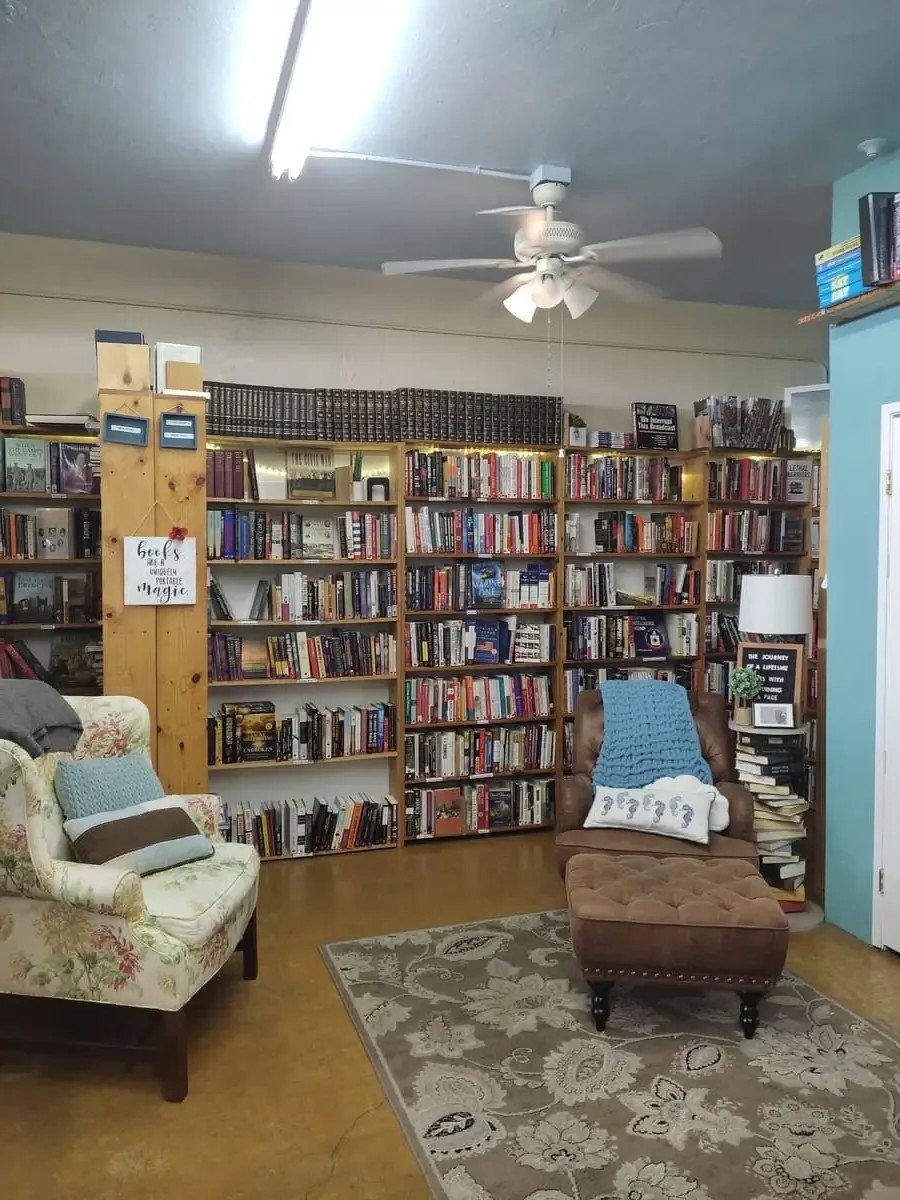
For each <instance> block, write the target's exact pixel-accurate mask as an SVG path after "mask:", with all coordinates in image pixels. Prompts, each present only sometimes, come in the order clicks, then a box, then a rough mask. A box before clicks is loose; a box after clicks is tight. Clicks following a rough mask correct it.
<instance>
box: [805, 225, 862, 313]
mask: <svg viewBox="0 0 900 1200" xmlns="http://www.w3.org/2000/svg"><path fill="white" fill-rule="evenodd" d="M816 288H817V289H818V292H819V307H820V308H828V307H829V306H830V305H832V304H840V303H841V301H843V300H852V299H853V297H854V296H861V295H862V293H863V292H867V291H869V288H867V287H866V286H865V285H864V284H863V278H862V249H861V247H860V237H859V234H856V236H855V237H851V238H847V240H846V241H844V242H838V243H837V244H836V245H834V246H829V247H828V248H827V249H825V250H820V251H819V253H818V254H817V255H816Z"/></svg>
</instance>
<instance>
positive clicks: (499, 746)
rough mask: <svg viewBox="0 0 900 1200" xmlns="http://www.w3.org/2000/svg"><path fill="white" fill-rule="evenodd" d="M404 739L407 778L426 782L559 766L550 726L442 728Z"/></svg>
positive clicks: (554, 735)
mask: <svg viewBox="0 0 900 1200" xmlns="http://www.w3.org/2000/svg"><path fill="white" fill-rule="evenodd" d="M403 741H404V754H405V760H404V769H405V772H406V778H407V779H409V780H417V781H419V782H423V783H433V782H434V781H435V780H437V779H468V778H470V777H471V778H473V779H474V778H477V777H478V776H480V775H500V774H504V773H505V774H510V775H514V774H515V773H516V772H517V771H536V770H542V771H552V770H554V768H555V767H556V733H555V731H554V730H553V729H552V728H551V727H550V726H549V725H502V726H498V727H496V728H494V729H491V728H490V726H483V727H479V728H478V729H453V730H447V729H442V730H440V731H434V732H431V733H408V734H407V735H406V737H405V738H404V739H403Z"/></svg>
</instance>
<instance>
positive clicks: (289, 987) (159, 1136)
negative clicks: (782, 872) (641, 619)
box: [0, 834, 900, 1200]
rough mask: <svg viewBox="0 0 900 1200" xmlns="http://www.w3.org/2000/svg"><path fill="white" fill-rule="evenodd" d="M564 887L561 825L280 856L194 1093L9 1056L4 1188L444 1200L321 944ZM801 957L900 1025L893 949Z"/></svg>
mask: <svg viewBox="0 0 900 1200" xmlns="http://www.w3.org/2000/svg"><path fill="white" fill-rule="evenodd" d="M563 903H564V894H563V889H562V885H561V883H560V880H559V878H558V876H557V874H556V872H555V869H554V866H553V857H552V839H551V837H550V836H549V835H544V834H540V835H530V834H523V835H516V836H511V837H503V838H494V839H492V840H487V839H485V840H475V841H470V842H457V843H449V844H443V845H423V846H419V847H414V848H412V849H410V850H408V851H405V852H404V853H402V854H396V853H390V852H380V853H372V854H356V855H348V856H347V857H346V858H326V859H319V860H317V861H313V862H295V863H290V862H288V863H272V864H267V865H266V866H265V867H264V868H263V880H262V889H261V895H260V974H259V979H258V980H257V981H256V982H255V983H244V982H243V980H242V979H241V973H240V964H239V961H238V959H235V960H234V961H233V962H232V963H231V964H229V967H228V968H226V970H225V971H224V972H223V974H222V975H221V976H220V977H219V978H218V979H217V980H216V981H215V982H214V983H213V984H211V985H210V986H209V987H208V988H207V989H206V990H205V992H204V993H202V994H201V995H200V996H199V997H198V998H197V1000H196V1001H195V1005H194V1008H193V1009H192V1013H191V1035H190V1054H191V1064H190V1070H191V1078H190V1095H189V1096H188V1099H187V1100H186V1101H185V1103H184V1104H182V1105H174V1104H165V1103H164V1102H163V1101H162V1100H161V1099H160V1097H159V1093H158V1091H157V1088H156V1084H155V1081H154V1079H153V1077H152V1074H151V1072H150V1069H149V1068H148V1067H144V1066H140V1067H128V1068H126V1067H122V1066H119V1065H117V1064H111V1063H97V1062H94V1061H81V1060H73V1059H65V1060H54V1061H49V1060H37V1059H34V1058H25V1057H21V1058H19V1057H9V1056H6V1057H0V1179H2V1188H0V1190H2V1195H3V1196H4V1197H9V1198H10V1200H55V1198H56V1197H60V1198H63V1197H65V1198H66V1200H82V1198H84V1200H88V1198H90V1200H113V1198H115V1200H119V1198H121V1197H128V1200H182V1198H184V1200H207V1198H212V1197H215V1198H218V1197H222V1198H226V1197H227V1198H228V1200H257V1198H259V1200H262V1198H263V1197H265V1198H266V1200H282V1198H284V1200H351V1198H356V1197H359V1198H360V1200H375V1198H379V1200H388V1198H389V1200H426V1197H427V1196H428V1191H427V1189H426V1187H425V1184H424V1182H423V1181H422V1178H421V1175H420V1174H419V1171H418V1168H417V1167H416V1164H415V1161H414V1159H413V1156H412V1154H411V1152H410V1150H409V1148H408V1146H407V1143H406V1141H405V1139H404V1137H403V1134H402V1133H401V1132H400V1128H399V1126H398V1125H397V1122H396V1121H395V1119H394V1117H393V1114H392V1112H391V1109H390V1107H389V1105H388V1103H387V1101H386V1100H385V1098H384V1095H383V1094H382V1091H381V1088H380V1086H379V1084H378V1082H377V1081H376V1078H375V1075H374V1073H373V1071H372V1069H371V1067H370V1066H369V1062H368V1059H367V1057H366V1055H365V1053H364V1051H363V1049H362V1047H361V1045H360V1043H359V1041H358V1039H357V1036H356V1034H355V1032H354V1030H353V1026H352V1025H351V1024H350V1021H349V1020H348V1019H347V1017H346V1015H345V1013H344V1009H343V1006H342V1004H341V1001H340V999H339V998H338V995H337V993H336V991H335V990H334V988H333V986H332V984H331V981H330V979H329V976H328V974H327V972H326V970H325V967H324V966H323V963H322V960H321V958H320V956H319V953H318V949H317V948H318V945H319V944H320V943H321V942H327V941H336V940H340V939H343V938H353V937H361V936H365V935H366V934H375V933H388V932H391V931H397V930H401V929H415V928H421V927H423V926H426V925H440V924H455V923H457V922H462V921H474V920H481V919H485V918H489V917H492V916H497V915H500V914H511V913H517V912H528V911H537V910H540V909H545V908H554V907H561V906H562V905H563ZM790 965H791V966H792V967H793V968H794V969H795V970H797V971H798V972H799V973H800V974H802V975H803V976H805V978H806V979H808V980H809V981H810V982H811V983H813V984H814V985H816V986H817V987H819V988H820V989H821V990H822V991H824V992H827V993H828V994H829V995H830V996H832V997H834V999H836V1000H839V1001H841V1002H842V1003H844V1004H846V1005H847V1006H849V1007H850V1008H853V1009H856V1010H857V1011H858V1012H861V1013H863V1014H865V1015H866V1016H870V1017H873V1018H875V1019H877V1020H882V1021H886V1022H888V1023H892V1024H895V1025H900V1019H898V1016H897V1012H898V1009H897V997H898V994H900V990H898V989H900V962H898V961H897V960H895V959H894V957H893V956H891V955H889V954H882V953H879V952H876V951H874V950H870V949H868V948H867V947H865V946H863V945H862V944H861V943H859V942H856V941H854V940H853V939H852V938H850V937H848V936H846V935H845V934H842V933H840V932H838V931H837V930H834V929H830V928H828V927H822V928H819V929H817V930H815V931H813V932H811V933H805V934H799V935H796V936H795V937H794V939H793V941H792V945H791V955H790Z"/></svg>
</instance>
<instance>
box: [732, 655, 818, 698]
mask: <svg viewBox="0 0 900 1200" xmlns="http://www.w3.org/2000/svg"><path fill="white" fill-rule="evenodd" d="M803 654H804V647H803V645H802V644H800V643H794V642H790V643H786V642H738V650H737V665H738V666H739V667H752V668H753V670H754V671H757V672H758V673H759V674H760V675H761V676H762V681H763V687H762V691H761V692H760V694H759V695H758V696H757V697H756V698H755V701H754V703H755V704H790V705H793V706H794V707H796V706H797V705H799V704H800V692H801V688H802V686H803Z"/></svg>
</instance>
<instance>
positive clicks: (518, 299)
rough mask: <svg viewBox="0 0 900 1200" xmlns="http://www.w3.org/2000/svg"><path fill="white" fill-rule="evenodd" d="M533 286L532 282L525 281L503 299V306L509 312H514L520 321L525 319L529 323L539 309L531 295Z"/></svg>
mask: <svg viewBox="0 0 900 1200" xmlns="http://www.w3.org/2000/svg"><path fill="white" fill-rule="evenodd" d="M531 286H532V285H531V284H530V283H524V284H523V285H522V286H521V287H518V288H516V290H515V291H514V292H513V293H512V295H511V296H507V297H506V299H505V300H504V301H503V307H504V308H505V309H506V311H507V312H509V313H512V315H513V316H514V317H518V319H519V320H520V321H525V322H527V323H529V324H530V323H531V320H532V318H533V317H534V314H535V310H536V309H537V305H536V304H535V302H534V300H533V298H532V296H531Z"/></svg>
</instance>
